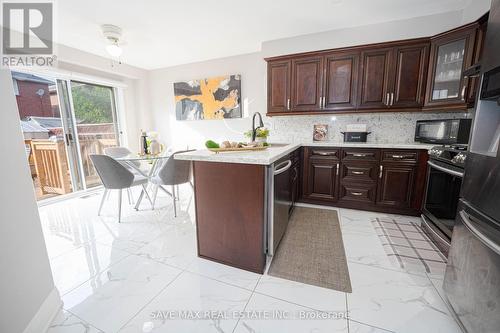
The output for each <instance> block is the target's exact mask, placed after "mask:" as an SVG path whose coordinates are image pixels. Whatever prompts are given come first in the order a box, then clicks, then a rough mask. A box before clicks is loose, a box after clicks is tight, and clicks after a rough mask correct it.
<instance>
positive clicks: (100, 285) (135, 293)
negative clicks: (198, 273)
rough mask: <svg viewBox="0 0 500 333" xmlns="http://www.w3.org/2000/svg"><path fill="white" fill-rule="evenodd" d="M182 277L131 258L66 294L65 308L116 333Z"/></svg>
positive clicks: (176, 272)
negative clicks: (176, 279) (171, 283)
mask: <svg viewBox="0 0 500 333" xmlns="http://www.w3.org/2000/svg"><path fill="white" fill-rule="evenodd" d="M180 273H181V271H180V270H178V269H176V268H173V267H170V266H167V265H164V264H161V263H158V262H155V261H153V260H150V259H147V258H141V257H138V256H135V255H130V256H129V257H127V258H126V259H124V260H122V261H121V262H119V263H117V264H116V265H114V266H112V267H110V268H109V269H107V270H106V271H104V272H102V273H101V274H99V275H98V276H96V277H94V278H92V279H91V280H90V281H88V282H86V283H85V284H83V285H82V286H80V287H78V288H76V289H75V290H73V291H72V292H70V293H68V294H66V295H65V296H64V297H63V301H64V308H65V309H67V310H69V311H70V312H72V313H74V314H76V315H77V316H78V317H80V318H82V319H84V320H85V321H87V322H89V323H90V324H92V325H94V326H95V327H98V328H99V329H102V330H104V331H105V332H116V331H118V330H119V329H120V327H121V326H123V325H124V324H125V323H126V322H127V321H128V320H129V319H130V318H132V317H133V316H134V315H135V314H136V313H137V312H138V311H139V310H140V309H141V308H142V307H143V306H145V305H146V304H147V303H148V302H149V301H151V300H152V299H153V298H154V297H155V296H156V295H158V293H159V292H160V291H161V290H162V289H163V288H165V287H166V286H167V285H168V284H169V283H170V282H172V281H173V280H174V279H175V278H176V277H177V276H178V275H179V274H180Z"/></svg>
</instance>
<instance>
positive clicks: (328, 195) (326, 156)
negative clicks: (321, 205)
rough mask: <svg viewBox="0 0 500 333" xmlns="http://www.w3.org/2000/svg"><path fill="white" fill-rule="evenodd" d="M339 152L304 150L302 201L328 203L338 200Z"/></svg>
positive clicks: (316, 149)
mask: <svg viewBox="0 0 500 333" xmlns="http://www.w3.org/2000/svg"><path fill="white" fill-rule="evenodd" d="M338 156H339V150H335V149H333V150H332V149H321V148H305V150H304V159H305V160H306V161H307V163H304V166H303V167H304V179H303V196H302V199H303V201H310V202H318V201H319V202H329V203H333V202H336V201H337V200H338V174H339V171H340V159H339V158H338Z"/></svg>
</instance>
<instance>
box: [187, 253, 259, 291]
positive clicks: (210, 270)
mask: <svg viewBox="0 0 500 333" xmlns="http://www.w3.org/2000/svg"><path fill="white" fill-rule="evenodd" d="M187 270H188V271H189V272H192V273H196V274H199V275H203V276H206V277H209V278H212V279H215V280H218V281H221V282H225V283H228V284H231V285H234V286H236V287H240V288H245V289H248V290H253V289H254V288H255V286H256V285H257V282H258V281H259V279H260V278H261V276H262V275H260V274H256V273H252V272H249V271H245V270H243V269H239V268H235V267H231V266H228V265H223V264H219V263H216V262H214V261H211V260H206V259H203V258H198V257H196V258H195V259H194V260H193V262H192V263H191V264H190V265H189V267H188V268H187Z"/></svg>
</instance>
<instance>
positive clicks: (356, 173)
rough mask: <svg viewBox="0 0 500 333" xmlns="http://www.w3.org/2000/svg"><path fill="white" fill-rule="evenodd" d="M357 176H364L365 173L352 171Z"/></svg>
mask: <svg viewBox="0 0 500 333" xmlns="http://www.w3.org/2000/svg"><path fill="white" fill-rule="evenodd" d="M351 172H352V173H353V174H355V175H364V174H365V173H364V172H363V171H351Z"/></svg>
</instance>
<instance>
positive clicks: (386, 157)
mask: <svg viewBox="0 0 500 333" xmlns="http://www.w3.org/2000/svg"><path fill="white" fill-rule="evenodd" d="M417 159H418V152H417V151H416V150H385V149H384V150H383V151H382V162H404V163H417Z"/></svg>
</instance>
